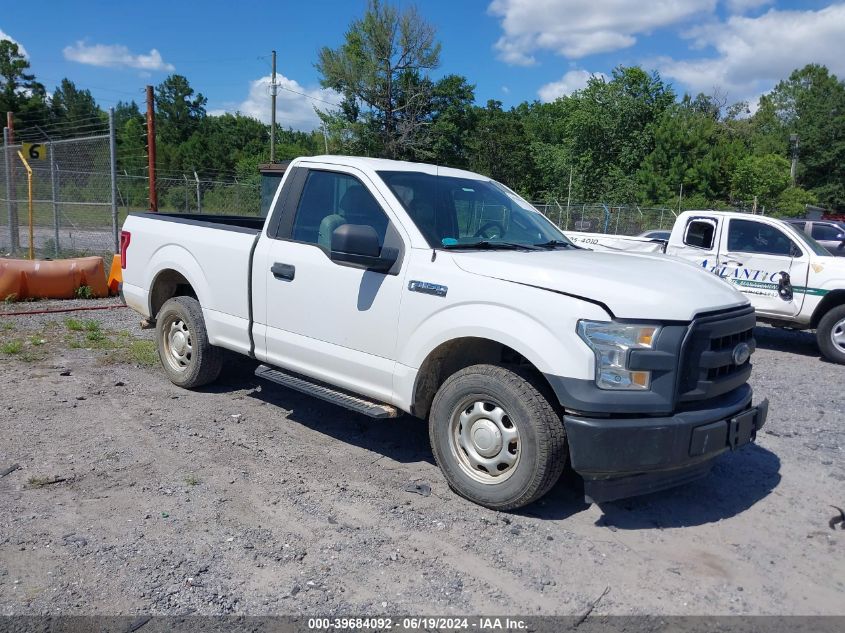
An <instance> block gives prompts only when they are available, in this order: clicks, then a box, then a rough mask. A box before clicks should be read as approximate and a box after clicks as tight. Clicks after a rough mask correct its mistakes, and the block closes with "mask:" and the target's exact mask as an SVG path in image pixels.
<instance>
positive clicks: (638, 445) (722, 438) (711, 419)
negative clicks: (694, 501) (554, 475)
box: [563, 385, 769, 503]
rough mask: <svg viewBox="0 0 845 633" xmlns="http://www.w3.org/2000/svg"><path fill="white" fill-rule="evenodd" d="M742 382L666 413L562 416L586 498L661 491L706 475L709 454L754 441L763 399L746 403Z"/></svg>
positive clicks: (748, 397)
mask: <svg viewBox="0 0 845 633" xmlns="http://www.w3.org/2000/svg"><path fill="white" fill-rule="evenodd" d="M751 396H752V393H751V388H750V387H748V386H747V385H745V386H743V387H742V388H740V389H736V390H735V391H733V392H731V393H729V394H725V395H724V396H722V397H720V398H717V399H713V400H710V401H708V403H707V408H706V409H689V410H686V411H680V412H678V413H676V414H674V415H672V416H667V417H646V418H592V417H583V416H576V415H565V416H564V418H563V422H564V426H565V427H566V434H567V438H568V440H569V452H570V459H571V462H572V468H573V469H574V470H575V471H576V472H577V473H578V474H579V475H581V476H582V477H583V478H584V495H585V497H586V498H587V501H591V502H595V503H598V502H602V501H612V500H614V499H621V498H624V497H633V496H636V495H640V494H645V493H648V492H655V491H657V490H663V489H665V488H669V487H672V486H676V485H679V484H683V483H686V482H688V481H692V480H694V479H697V478H699V477H702V476H704V475H706V474H707V473H708V472H709V471H710V468H711V467H712V465H713V459H714V458H715V457H716V456H718V455H720V454H721V453H724V452H725V451H728V450H735V449H737V448H739V447H740V446H743V445H744V444H747V443H748V442H751V441H753V440H754V438H755V436H756V433H757V431H758V430H759V429H760V428H762V426H763V424H765V422H766V416H767V415H768V407H769V403H768V400H763V402H761V403H760V404H758V405H756V406H752V405H751Z"/></svg>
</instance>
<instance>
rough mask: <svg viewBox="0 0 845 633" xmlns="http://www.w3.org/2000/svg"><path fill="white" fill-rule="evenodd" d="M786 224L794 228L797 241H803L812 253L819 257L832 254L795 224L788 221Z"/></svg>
mask: <svg viewBox="0 0 845 633" xmlns="http://www.w3.org/2000/svg"><path fill="white" fill-rule="evenodd" d="M787 225H789V226H790V227H791V228H793V229H794V230H795V233H796V234H797V239H798V241H800V242H803V243H804V244H805V245H806V246H807V248H809V249H810V250H811V251H813V253H815V254H816V255H818V256H819V257H833V254H832V253H831V252H830V251H829V250H827V249H826V248H825V247H824V246H822V245H821V244H819V243H818V242H817V241H816V240H814V239H813V238H812V237H810V236H809V235H807V234H806V233H805V232H804V231H802V230H801V229H799V228H798V227H797V226H795V225H792V224H789V223H787ZM793 237H796V236H793Z"/></svg>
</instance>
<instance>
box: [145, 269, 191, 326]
mask: <svg viewBox="0 0 845 633" xmlns="http://www.w3.org/2000/svg"><path fill="white" fill-rule="evenodd" d="M180 296H187V297H193V298H194V299H196V298H197V293H196V291H195V290H194V288H193V286H191V284H190V282H189V281H188V280H187V279H185V276H184V275H182V273H180V272H177V271H175V270H172V269H169V268H168V269H167V270H162V271H161V272H160V273H159V274H158V275H156V278H155V280H154V281H153V285H152V288H150V317H151V318H153V319H155V318H156V315H157V314H158V311H159V310H161V306H163V305H164V302H165V301H167V300H168V299H172V298H173V297H180Z"/></svg>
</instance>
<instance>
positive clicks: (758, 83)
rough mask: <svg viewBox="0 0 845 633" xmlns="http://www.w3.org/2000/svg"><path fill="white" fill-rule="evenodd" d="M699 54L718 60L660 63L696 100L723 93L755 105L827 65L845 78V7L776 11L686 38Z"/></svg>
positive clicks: (711, 26) (718, 25) (714, 25)
mask: <svg viewBox="0 0 845 633" xmlns="http://www.w3.org/2000/svg"><path fill="white" fill-rule="evenodd" d="M684 36H685V37H687V38H688V39H690V40H692V42H693V46H694V47H695V48H699V49H711V48H712V49H715V51H716V53H717V55H716V56H711V57H704V58H698V59H687V60H676V59H671V58H660V59H658V60H656V64H657V67H658V69H659V70H660V72H661V74H663V75H664V76H666V77H670V78H672V79H675V80H676V81H678V82H680V83H682V84H683V85H684V86H685V87H687V88H688V89H689V91H690V92H692V93H693V94H695V93H697V92H704V93H711V92H712V91H713V89H714V88H718V89H720V90H722V91H725V92H727V93H728V98H729V99H730V100H731V101H735V100H740V99H745V100H749V101H751V100H752V99H753V98H754V97H756V96H758V95H759V94H760V93H762V92H765V91H767V90H769V89H771V87H772V86H773V85H774V83H775V82H777V81H778V80H780V79H784V78H786V77H788V76H789V74H790V73H791V72H792V71H793V70H795V69H796V68H801V67H803V66H804V65H806V64H810V63H816V64H824V65H825V66H827V67H828V69H830V71H831V72H832V73H834V74H836V75H839V76H840V77H841V76H843V75H845V55H843V54H842V42H843V41H845V4H834V5H831V6H828V7H826V8H824V9H820V10H818V11H778V10H775V9H770V10H769V11H768V12H766V13H764V14H763V15H760V16H759V17H754V18H752V17H744V16H739V15H734V16H732V17H730V18H728V19H727V20H726V21H725V22H719V23H712V24H707V25H704V26H700V27H697V28H694V29H692V30H690V31H689V32H687V33H685V34H684Z"/></svg>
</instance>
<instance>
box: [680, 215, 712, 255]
mask: <svg viewBox="0 0 845 633" xmlns="http://www.w3.org/2000/svg"><path fill="white" fill-rule="evenodd" d="M715 235H716V223H715V222H713V220H692V221H691V222H690V223H689V224H687V230H686V233H684V244H686V245H687V246H694V247H695V248H707V249H710V248H713V237H714V236H715Z"/></svg>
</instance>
